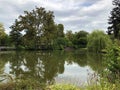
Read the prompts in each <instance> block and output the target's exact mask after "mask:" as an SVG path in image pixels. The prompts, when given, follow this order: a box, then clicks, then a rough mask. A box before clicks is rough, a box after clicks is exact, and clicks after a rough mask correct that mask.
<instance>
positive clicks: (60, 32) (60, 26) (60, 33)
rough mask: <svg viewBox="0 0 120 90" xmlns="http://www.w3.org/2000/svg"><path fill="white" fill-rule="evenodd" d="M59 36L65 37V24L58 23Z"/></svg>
mask: <svg viewBox="0 0 120 90" xmlns="http://www.w3.org/2000/svg"><path fill="white" fill-rule="evenodd" d="M57 37H64V25H63V24H58V25H57Z"/></svg>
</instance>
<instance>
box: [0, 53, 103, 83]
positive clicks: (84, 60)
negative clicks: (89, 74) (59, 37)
mask: <svg viewBox="0 0 120 90" xmlns="http://www.w3.org/2000/svg"><path fill="white" fill-rule="evenodd" d="M102 60H103V59H102V56H101V55H100V54H93V53H87V52H78V51H74V52H73V51H72V52H64V51H29V52H28V51H22V52H4V53H0V73H1V74H2V73H4V72H6V73H9V74H11V75H13V76H15V78H16V79H33V80H37V81H39V82H41V83H49V84H51V83H54V82H55V81H56V79H55V78H56V77H58V80H60V79H59V77H60V75H63V76H65V75H67V74H65V73H66V72H65V69H68V70H69V73H74V75H77V73H76V74H75V72H73V71H77V72H78V71H79V72H78V73H79V74H81V75H82V73H83V72H84V70H82V69H81V68H86V67H87V69H92V70H93V71H95V72H99V71H101V70H103V68H104V66H102ZM75 65H76V66H75ZM73 66H75V67H74V68H73ZM89 67H90V68H89ZM66 77H67V76H66ZM83 77H84V75H83ZM77 78H81V77H79V76H77ZM64 79H65V78H64Z"/></svg>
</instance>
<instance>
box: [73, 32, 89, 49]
mask: <svg viewBox="0 0 120 90" xmlns="http://www.w3.org/2000/svg"><path fill="white" fill-rule="evenodd" d="M87 35H88V32H86V31H79V32H76V33H75V35H74V39H73V44H74V45H76V47H79V48H85V47H86V46H87Z"/></svg>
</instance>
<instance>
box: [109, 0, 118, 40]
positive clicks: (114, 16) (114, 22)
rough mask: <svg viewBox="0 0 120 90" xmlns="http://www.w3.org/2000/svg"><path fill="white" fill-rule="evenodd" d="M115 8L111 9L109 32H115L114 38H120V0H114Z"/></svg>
mask: <svg viewBox="0 0 120 90" xmlns="http://www.w3.org/2000/svg"><path fill="white" fill-rule="evenodd" d="M113 5H114V8H113V9H112V11H111V16H110V17H109V22H108V23H109V24H110V26H109V27H108V34H111V33H113V34H114V38H118V39H120V37H119V35H120V32H119V31H120V12H119V11H120V0H113Z"/></svg>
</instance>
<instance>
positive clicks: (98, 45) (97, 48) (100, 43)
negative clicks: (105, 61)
mask: <svg viewBox="0 0 120 90" xmlns="http://www.w3.org/2000/svg"><path fill="white" fill-rule="evenodd" d="M111 43H112V42H111V40H110V38H109V36H108V35H106V34H105V33H104V32H103V31H101V30H95V31H93V32H92V33H91V34H89V35H88V44H87V48H88V50H89V51H94V52H101V50H103V49H106V48H107V47H109V45H111Z"/></svg>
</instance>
